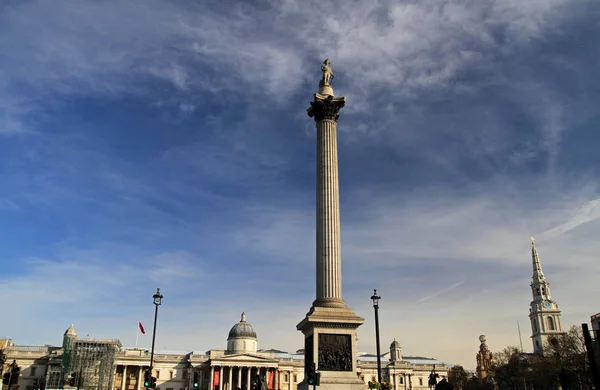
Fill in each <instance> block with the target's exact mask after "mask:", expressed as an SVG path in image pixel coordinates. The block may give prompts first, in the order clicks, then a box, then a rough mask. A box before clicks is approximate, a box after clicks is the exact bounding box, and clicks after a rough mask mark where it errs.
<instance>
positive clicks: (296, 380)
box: [294, 374, 298, 383]
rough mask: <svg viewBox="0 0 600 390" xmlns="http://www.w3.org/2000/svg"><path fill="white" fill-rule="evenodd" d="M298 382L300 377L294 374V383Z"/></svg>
mask: <svg viewBox="0 0 600 390" xmlns="http://www.w3.org/2000/svg"><path fill="white" fill-rule="evenodd" d="M296 382H298V375H296V374H294V383H296Z"/></svg>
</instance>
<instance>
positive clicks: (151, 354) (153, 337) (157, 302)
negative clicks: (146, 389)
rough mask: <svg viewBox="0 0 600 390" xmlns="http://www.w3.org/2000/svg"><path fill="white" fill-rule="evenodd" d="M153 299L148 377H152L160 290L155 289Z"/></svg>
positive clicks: (161, 297)
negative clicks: (152, 324)
mask: <svg viewBox="0 0 600 390" xmlns="http://www.w3.org/2000/svg"><path fill="white" fill-rule="evenodd" d="M152 298H154V330H153V331H152V351H151V352H150V375H151V376H152V364H153V363H154V341H155V340H156V320H157V319H158V307H159V306H160V305H161V304H162V299H163V296H162V294H161V293H160V288H157V289H156V294H154V295H153V296H152Z"/></svg>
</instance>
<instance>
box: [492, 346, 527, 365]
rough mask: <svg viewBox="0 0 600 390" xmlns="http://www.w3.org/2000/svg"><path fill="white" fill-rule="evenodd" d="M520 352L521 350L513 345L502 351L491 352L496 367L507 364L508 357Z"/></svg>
mask: <svg viewBox="0 0 600 390" xmlns="http://www.w3.org/2000/svg"><path fill="white" fill-rule="evenodd" d="M520 352H521V351H520V350H519V348H517V347H515V346H514V345H511V346H508V347H506V348H504V349H503V350H502V351H500V352H496V353H494V354H493V356H494V365H496V366H497V367H500V366H503V365H505V364H508V362H509V361H510V359H511V358H512V357H513V356H514V355H515V354H518V353H520Z"/></svg>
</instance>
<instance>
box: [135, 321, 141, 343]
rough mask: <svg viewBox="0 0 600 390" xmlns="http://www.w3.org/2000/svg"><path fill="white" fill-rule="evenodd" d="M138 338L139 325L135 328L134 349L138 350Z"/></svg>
mask: <svg viewBox="0 0 600 390" xmlns="http://www.w3.org/2000/svg"><path fill="white" fill-rule="evenodd" d="M139 338H140V324H139V323H138V326H136V327H135V349H138V339H139Z"/></svg>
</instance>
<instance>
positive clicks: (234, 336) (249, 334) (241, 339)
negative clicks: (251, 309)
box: [225, 313, 258, 354]
mask: <svg viewBox="0 0 600 390" xmlns="http://www.w3.org/2000/svg"><path fill="white" fill-rule="evenodd" d="M257 346H258V340H257V339H256V331H255V330H254V328H253V327H252V325H250V324H249V323H247V322H246V313H242V318H241V320H240V322H238V323H237V324H235V325H233V328H231V330H230V331H229V337H227V351H226V352H225V353H228V354H231V353H234V354H235V353H256V350H257Z"/></svg>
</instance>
